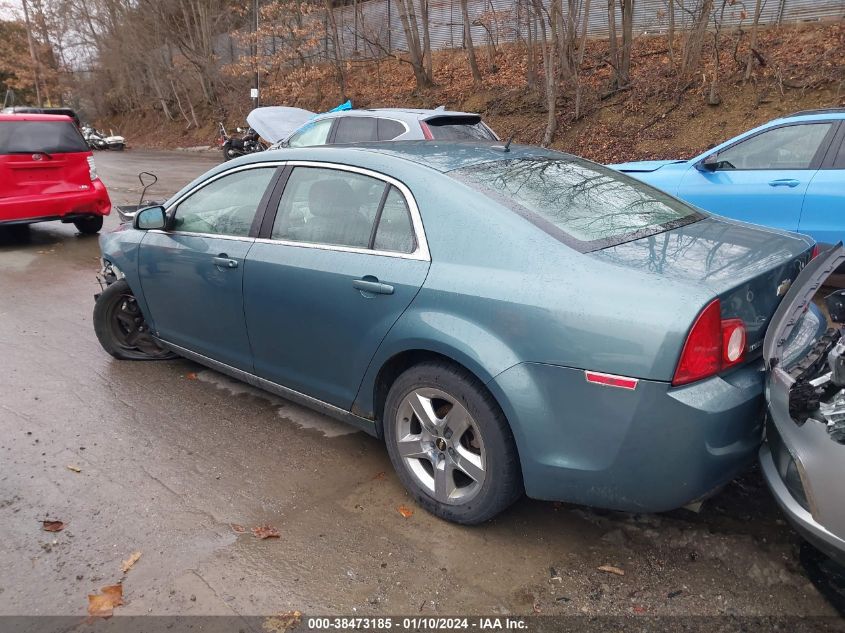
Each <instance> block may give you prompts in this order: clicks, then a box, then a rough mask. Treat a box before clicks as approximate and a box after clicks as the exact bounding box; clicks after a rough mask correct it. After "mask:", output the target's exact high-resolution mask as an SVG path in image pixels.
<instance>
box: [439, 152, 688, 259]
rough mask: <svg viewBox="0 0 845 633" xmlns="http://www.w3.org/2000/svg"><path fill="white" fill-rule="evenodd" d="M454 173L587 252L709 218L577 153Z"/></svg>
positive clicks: (554, 234)
mask: <svg viewBox="0 0 845 633" xmlns="http://www.w3.org/2000/svg"><path fill="white" fill-rule="evenodd" d="M452 173H453V174H454V175H456V176H457V177H458V178H459V179H461V180H463V181H465V182H466V183H467V184H469V185H470V186H472V187H474V188H475V189H478V190H479V191H482V192H483V193H485V194H486V195H489V196H491V197H492V198H494V199H496V200H497V201H498V202H501V203H502V204H504V205H505V206H507V207H509V208H511V209H513V210H514V211H516V212H518V213H520V214H521V215H523V216H525V217H526V218H527V219H529V220H531V221H532V222H534V223H535V224H537V225H538V226H540V228H542V229H544V230H545V231H546V232H548V233H549V234H551V235H552V236H553V237H556V238H558V239H560V240H561V241H562V242H564V243H566V244H568V245H570V246H573V247H574V248H577V249H578V250H581V251H584V252H586V251H591V250H597V249H599V248H606V247H608V246H613V245H616V244H621V243H623V242H628V241H631V240H635V239H639V238H640V237H645V236H647V235H654V234H655V233H661V232H663V231H666V230H669V229H671V228H674V227H676V226H682V225H684V224H689V223H691V222H695V221H697V220H699V219H701V218H702V217H704V216H703V214H701V213H699V212H698V211H696V210H695V209H693V208H692V207H690V206H687V205H686V204H684V203H683V202H681V201H680V200H676V199H675V198H672V197H671V196H668V195H666V194H664V193H662V192H660V191H658V190H657V189H654V188H652V187H650V186H648V185H645V184H643V183H641V182H639V181H638V180H635V179H633V178H630V177H628V176H625V175H624V174H620V173H618V172H616V171H614V170H612V169H609V168H606V167H603V166H601V165H597V164H595V163H591V162H588V161H586V160H582V159H580V158H575V157H567V158H517V159H511V160H499V161H492V162H488V163H482V164H480V165H474V166H472V167H467V168H464V169H459V170H456V171H455V172H452Z"/></svg>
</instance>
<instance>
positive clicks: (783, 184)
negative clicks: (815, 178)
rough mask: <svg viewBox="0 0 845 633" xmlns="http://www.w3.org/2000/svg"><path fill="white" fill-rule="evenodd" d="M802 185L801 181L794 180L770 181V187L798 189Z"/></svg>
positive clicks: (780, 179)
mask: <svg viewBox="0 0 845 633" xmlns="http://www.w3.org/2000/svg"><path fill="white" fill-rule="evenodd" d="M800 184H801V183H800V181H798V180H795V179H794V178H778V179H777V180H770V181H769V186H770V187H797V186H798V185H800Z"/></svg>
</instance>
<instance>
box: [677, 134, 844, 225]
mask: <svg viewBox="0 0 845 633" xmlns="http://www.w3.org/2000/svg"><path fill="white" fill-rule="evenodd" d="M833 128H834V122H831V121H824V122H811V123H800V124H787V125H782V126H779V127H774V128H768V129H765V130H763V131H761V132H759V133H757V134H754V135H752V136H750V137H746V138H744V139H742V140H740V141H738V142H736V143H734V144H733V145H729V146H728V147H726V148H724V149H722V150H720V151H719V153H718V155H717V158H716V160H717V162H716V164H715V165H712V166H708V165H706V164H704V163H703V162H699V163H698V164H696V167H695V168H693V169H689V170H688V171H687V172H686V174H685V175H684V178H683V180H682V181H681V184H680V187H679V189H678V196H679V197H680V198H683V199H684V200H687V201H689V202H691V203H693V204H695V205H697V206H699V207H701V208H703V209H706V210H707V211H710V212H712V213H718V214H720V215H724V216H727V217H729V218H735V219H738V220H744V221H746V222H755V223H757V224H763V225H765V226H772V227H775V228H779V229H787V230H790V231H796V230H798V224H799V219H800V217H801V206H802V204H803V201H804V194H805V193H806V191H807V187H808V185H809V183H810V181H811V180H812V178H813V176H814V175H815V173H816V170H817V169H818V166H819V163H820V162H821V158H822V157H823V156H824V154H825V151H826V149H827V147H828V145H829V143H830V139H831V137H832V133H833V131H834V130H833ZM708 167H709V168H708Z"/></svg>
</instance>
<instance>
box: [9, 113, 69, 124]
mask: <svg viewBox="0 0 845 633" xmlns="http://www.w3.org/2000/svg"><path fill="white" fill-rule="evenodd" d="M0 121H69V122H71V123H73V120H72V119H71V118H70V117H69V116H67V115H64V114H35V113H32V112H16V113H14V114H0Z"/></svg>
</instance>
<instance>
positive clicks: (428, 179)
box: [93, 141, 814, 524]
mask: <svg viewBox="0 0 845 633" xmlns="http://www.w3.org/2000/svg"><path fill="white" fill-rule="evenodd" d="M100 247H101V250H102V257H103V276H104V278H105V279H106V282H107V284H108V285H107V286H106V287H105V288H104V290H103V292H102V293H101V294H100V295H99V297H98V299H97V301H96V304H95V307H94V319H93V321H94V328H95V331H96V334H97V337H98V338H99V341H100V343H101V344H102V346H103V348H104V349H105V350H106V351H107V352H109V353H110V354H112V355H113V356H114V357H116V358H118V359H147V358H168V357H171V356H172V355H174V354H175V355H178V356H181V357H185V358H188V359H192V360H194V361H196V362H198V363H201V364H203V365H206V366H208V367H211V368H214V369H216V370H218V371H221V372H223V373H226V374H228V375H230V376H233V377H236V378H238V379H240V380H243V381H245V382H247V383H249V384H252V385H254V386H258V387H260V388H263V389H266V390H267V391H270V392H272V393H275V394H277V395H281V396H283V397H285V398H288V399H290V400H293V401H296V402H298V403H301V404H304V405H306V406H309V407H312V408H314V409H316V410H318V411H322V412H324V413H325V414H327V415H330V416H333V417H336V418H338V419H341V420H344V421H346V422H348V423H350V424H353V425H355V426H357V427H358V428H360V429H363V430H365V431H366V432H368V433H371V434H373V435H374V436H377V437H379V438H382V439H383V441H384V442H385V444H386V446H387V451H388V453H389V455H390V458H391V460H392V462H393V465H394V467H395V469H396V472H397V474H398V476H399V478H400V480H401V481H402V482H403V484H404V485H405V486H406V487H407V489H408V490H409V491H410V492H411V494H412V495H413V496H414V497H415V498H416V499H417V501H418V502H419V504H420V505H421V506H422V507H424V508H426V509H428V510H429V511H431V512H433V513H435V514H436V515H438V516H440V517H444V518H446V519H449V520H452V521H456V522H460V523H466V524H472V523H478V522H480V521H484V520H487V519H489V518H491V517H493V516H495V515H496V514H497V513H499V512H501V511H502V510H503V509H505V508H506V507H507V506H508V505H509V504H511V503H512V502H513V501H514V500H516V499H517V498H519V497H520V496H521V495H522V494H523V493H526V494H528V496H530V497H533V498H536V499H549V500H563V501H569V502H575V503H579V504H587V505H592V506H599V507H604V508H614V509H620V510H630V511H663V510H669V509H672V508H677V507H680V506H683V505H685V504H687V503H689V502H692V501H695V500H698V499H701V498H703V497H705V496H707V495H709V494H711V493H712V492H713V491H714V490H716V489H718V488H719V487H720V486H722V485H723V484H725V483H726V482H728V481H729V480H730V479H732V478H733V477H734V476H735V475H736V474H737V473H739V472H740V471H742V470H743V469H745V468H746V467H747V466H748V465H749V464H750V463H751V462H752V461H753V460H754V458H755V455H756V453H757V450H758V449H759V447H760V443H761V440H762V433H763V425H762V422H763V420H762V411H763V399H762V392H763V379H764V373H763V372H762V371H761V370H762V363H763V357H762V347H763V340H764V335H765V332H766V329H767V326H768V322H769V319H770V318H771V317H772V315H773V314H774V312H775V310H776V308H777V307H778V304H779V303H780V301H781V298H782V296H783V295H784V293H785V292H786V290H787V289H788V288H789V286H790V283H791V282H792V281H793V280H795V279H796V278H797V276H798V274H799V272H800V271H801V270H802V268H803V267H804V266H805V264H807V262H808V261H809V260H810V258H811V255H812V251H813V247H814V244H813V242H812V240H810V239H809V238H806V237H803V236H799V235H795V234H789V233H786V232H780V231H774V230H771V229H760V228H756V227H753V226H750V225H747V224H743V223H736V222H733V221H731V220H726V219H723V218H718V217H711V216H709V215H708V214H706V213H702V212H700V211H699V210H696V209H694V208H693V207H690V206H688V205H686V204H684V203H683V202H681V201H679V200H677V199H676V198H673V197H671V196H668V195H666V194H664V193H663V192H661V191H659V190H657V189H654V188H652V187H649V186H647V185H644V184H642V183H640V182H639V181H637V180H635V179H633V178H629V177H627V176H625V175H622V174H620V173H618V172H616V171H613V170H611V169H608V168H606V167H603V166H601V165H597V164H595V163H591V162H588V161H585V160H582V159H579V158H576V157H574V156H570V155H567V154H562V153H560V152H555V151H551V150H545V149H540V148H534V147H525V146H516V145H502V144H501V143H499V142H497V141H493V142H479V141H468V142H441V141H422V142H401V143H391V144H371V145H364V146H356V147H348V146H346V147H344V146H323V147H311V148H289V149H281V150H276V151H268V152H262V153H260V154H254V155H251V156H246V157H242V158H239V159H237V160H233V161H231V162H227V163H224V164H222V165H220V166H218V167H216V168H214V169H212V170H211V171H209V172H208V173H206V174H205V175H203V176H201V177H199V178H198V179H196V180H195V181H194V182H192V183H190V184H189V185H187V186H186V187H185V188H184V189H182V190H181V191H179V192H178V193H177V194H176V195H175V196H173V197H172V198H171V199H170V200H169V201H167V202H166V203H165V204H164V205H163V206H157V207H150V208H147V209H143V210H141V211H139V212H138V214H137V215H136V216H135V218H134V220H133V224H132V225H129V224H123V225H121V226H120V228H119V229H117V230H116V231H114V232H111V233H108V234H106V235H102V236H101V238H100ZM800 342H801V343H802V344H804V345H810V344H811V342H812V340H811V338H806V337H805V338H804V339H801V341H800ZM799 351H800V350H799ZM173 397H174V398H176V397H179V395H178V391H177V390H174V394H173ZM352 458H353V457H352V456H350V459H352Z"/></svg>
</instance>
